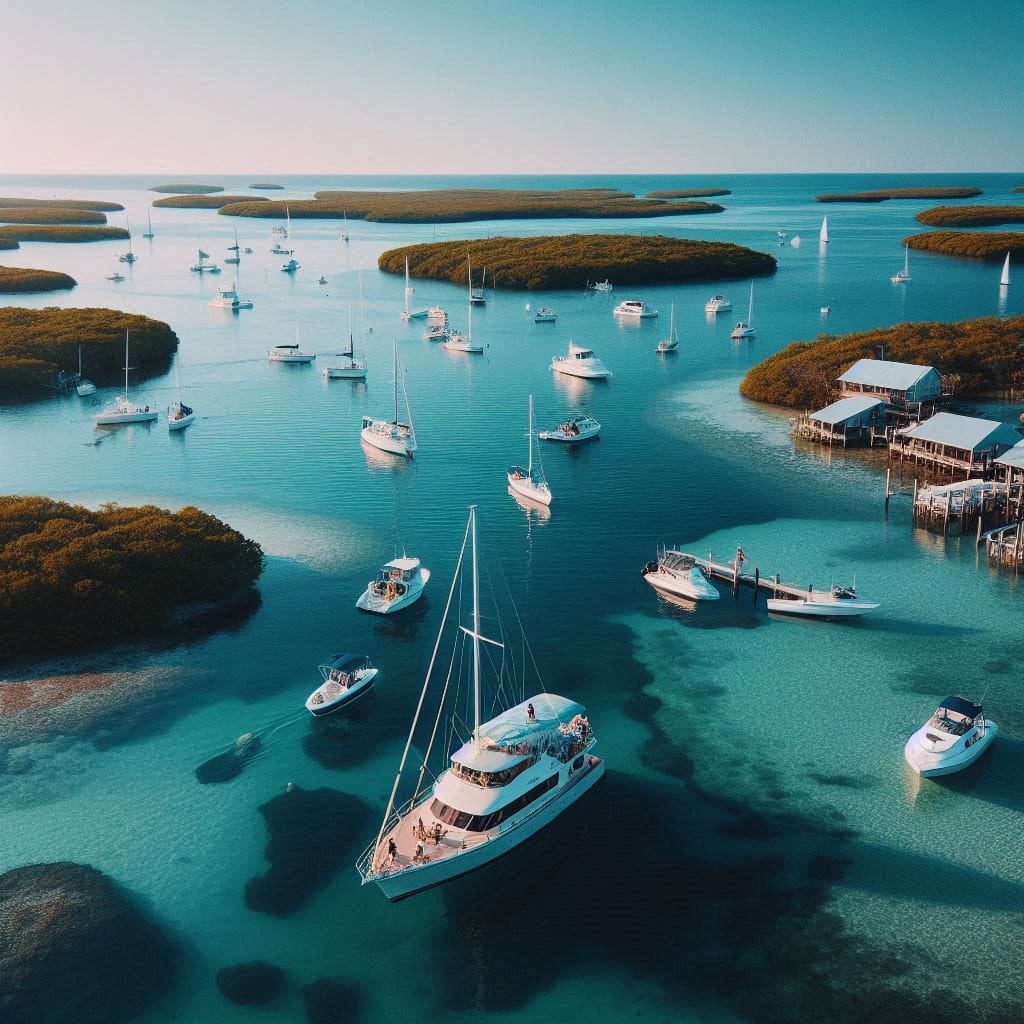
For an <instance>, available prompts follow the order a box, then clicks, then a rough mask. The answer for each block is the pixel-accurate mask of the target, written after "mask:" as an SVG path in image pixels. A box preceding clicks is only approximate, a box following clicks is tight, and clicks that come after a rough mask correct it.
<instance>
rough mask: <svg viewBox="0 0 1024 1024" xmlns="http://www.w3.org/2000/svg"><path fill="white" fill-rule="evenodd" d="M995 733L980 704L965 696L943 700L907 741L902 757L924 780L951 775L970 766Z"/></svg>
mask: <svg viewBox="0 0 1024 1024" xmlns="http://www.w3.org/2000/svg"><path fill="white" fill-rule="evenodd" d="M998 731H999V727H998V726H997V725H996V723H995V722H992V721H990V720H989V719H987V718H986V717H985V712H984V711H983V710H982V707H981V705H980V704H975V703H974V701H973V700H968V699H967V698H966V697H947V698H946V699H945V700H944V701H943V702H942V703H941V704H940V705H939V707H938V709H937V710H936V712H935V714H934V715H932V717H931V718H930V719H929V720H928V723H927V724H926V725H923V726H922V727H921V728H920V729H918V730H917V732H915V733H914V735H913V736H911V737H910V739H909V740H907V745H906V746H905V747H904V748H903V756H904V757H905V758H906V760H907V764H909V765H910V767H911V768H913V769H914V771H915V772H917V774H918V775H921V776H923V777H924V778H926V779H933V778H936V777H937V776H939V775H952V774H953V773H954V772H961V771H963V770H964V769H965V768H968V767H970V766H971V765H972V764H974V762H975V761H977V760H978V758H979V757H981V755H982V754H983V753H985V751H986V750H987V749H988V748H989V746H990V745H991V744H992V741H993V740H994V739H995V738H996V733H997V732H998Z"/></svg>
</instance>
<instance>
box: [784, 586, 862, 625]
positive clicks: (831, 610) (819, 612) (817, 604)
mask: <svg viewBox="0 0 1024 1024" xmlns="http://www.w3.org/2000/svg"><path fill="white" fill-rule="evenodd" d="M767 603H768V611H770V612H781V613H782V614H784V615H802V616H805V617H807V618H812V619H847V618H853V617H855V616H857V615H866V614H867V613H868V612H873V611H874V610H875V609H876V608H878V607H880V606H879V604H878V603H877V602H876V601H865V600H864V599H863V598H861V597H858V596H857V588H856V587H836V586H833V587H832V588H831V589H829V590H814V589H813V588H811V587H808V588H807V590H806V592H805V594H804V596H803V597H797V596H795V595H790V594H785V593H782V592H781V591H779V592H778V594H777V596H776V597H769V598H768V602H767Z"/></svg>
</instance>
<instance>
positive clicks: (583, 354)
mask: <svg viewBox="0 0 1024 1024" xmlns="http://www.w3.org/2000/svg"><path fill="white" fill-rule="evenodd" d="M551 369H552V370H554V371H555V373H567V374H569V375H570V376H572V377H585V378H586V379H587V380H607V379H608V378H609V377H611V371H610V370H609V369H608V368H607V367H606V366H605V365H604V363H602V362H601V360H600V359H598V358H597V356H595V355H594V353H593V352H592V351H591V350H590V349H589V348H583V347H582V346H581V345H574V344H573V342H572V341H570V342H569V354H568V355H567V356H555V357H554V358H553V359H552V360H551Z"/></svg>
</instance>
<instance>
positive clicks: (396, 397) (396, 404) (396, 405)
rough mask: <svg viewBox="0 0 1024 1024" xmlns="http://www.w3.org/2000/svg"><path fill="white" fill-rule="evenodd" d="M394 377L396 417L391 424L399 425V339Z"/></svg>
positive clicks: (396, 347) (396, 348)
mask: <svg viewBox="0 0 1024 1024" xmlns="http://www.w3.org/2000/svg"><path fill="white" fill-rule="evenodd" d="M394 375H395V415H394V418H393V419H392V420H391V422H392V423H397V422H398V339H397V338H395V366H394Z"/></svg>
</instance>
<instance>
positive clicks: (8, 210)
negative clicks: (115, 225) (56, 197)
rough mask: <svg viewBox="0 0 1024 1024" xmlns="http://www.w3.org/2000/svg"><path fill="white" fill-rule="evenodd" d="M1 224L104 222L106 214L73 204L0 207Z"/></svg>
mask: <svg viewBox="0 0 1024 1024" xmlns="http://www.w3.org/2000/svg"><path fill="white" fill-rule="evenodd" d="M0 223H3V224H106V223H107V215H106V214H105V213H99V212H97V211H95V210H79V209H77V208H75V207H73V206H47V207H39V206H35V207H25V206H7V207H0Z"/></svg>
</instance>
